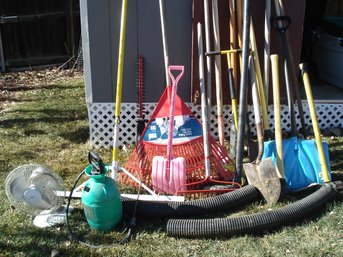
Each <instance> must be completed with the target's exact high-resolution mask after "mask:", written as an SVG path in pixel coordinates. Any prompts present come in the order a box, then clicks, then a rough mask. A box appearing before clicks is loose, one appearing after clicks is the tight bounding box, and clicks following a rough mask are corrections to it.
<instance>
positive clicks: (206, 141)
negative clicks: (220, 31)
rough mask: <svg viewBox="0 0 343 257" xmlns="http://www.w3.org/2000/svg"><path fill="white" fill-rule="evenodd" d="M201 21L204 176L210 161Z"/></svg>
mask: <svg viewBox="0 0 343 257" xmlns="http://www.w3.org/2000/svg"><path fill="white" fill-rule="evenodd" d="M201 27H202V26H201V23H198V24H197V32H198V55H199V79H200V92H201V115H202V117H201V118H202V129H203V132H202V133H203V140H204V159H205V174H206V177H210V176H211V162H210V147H209V139H208V130H207V124H208V120H207V100H206V92H205V68H204V49H203V43H202V41H203V39H202V32H201Z"/></svg>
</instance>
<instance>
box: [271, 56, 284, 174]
mask: <svg viewBox="0 0 343 257" xmlns="http://www.w3.org/2000/svg"><path fill="white" fill-rule="evenodd" d="M270 59H271V64H272V65H271V66H272V81H273V98H274V117H275V118H274V119H275V120H274V123H275V145H276V166H277V167H276V172H277V173H278V176H279V178H284V167H283V151H282V131H281V112H280V91H279V57H278V55H276V54H273V55H271V56H270Z"/></svg>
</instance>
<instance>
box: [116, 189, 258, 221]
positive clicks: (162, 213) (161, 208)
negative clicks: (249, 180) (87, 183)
mask: <svg viewBox="0 0 343 257" xmlns="http://www.w3.org/2000/svg"><path fill="white" fill-rule="evenodd" d="M259 195H260V193H259V191H258V190H257V189H256V188H255V187H254V186H251V185H247V186H245V187H242V188H240V189H237V190H235V191H232V192H229V193H225V194H221V195H217V196H213V197H208V198H203V199H198V200H193V201H186V202H148V201H138V203H137V209H136V215H137V216H147V217H159V218H186V217H196V216H200V215H205V214H209V213H214V212H217V211H223V210H226V211H228V210H231V209H233V208H236V207H239V206H242V205H244V204H247V203H251V202H253V201H255V200H256V199H258V198H259ZM122 202H123V211H124V213H131V212H132V210H133V208H134V206H135V204H136V200H132V199H127V198H122Z"/></svg>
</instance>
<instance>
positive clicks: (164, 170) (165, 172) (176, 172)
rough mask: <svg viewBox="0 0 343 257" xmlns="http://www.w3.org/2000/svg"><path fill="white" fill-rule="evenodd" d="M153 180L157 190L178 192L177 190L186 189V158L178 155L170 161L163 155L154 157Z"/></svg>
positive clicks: (169, 192) (170, 192)
mask: <svg viewBox="0 0 343 257" xmlns="http://www.w3.org/2000/svg"><path fill="white" fill-rule="evenodd" d="M151 182H152V185H153V187H154V189H155V191H157V192H161V193H167V194H173V195H174V194H176V193H177V190H178V189H179V190H186V188H185V187H184V186H182V185H185V184H186V160H185V159H184V158H182V157H177V158H174V159H172V160H170V161H169V169H168V159H167V158H166V157H163V156H155V157H154V158H153V159H152V172H151Z"/></svg>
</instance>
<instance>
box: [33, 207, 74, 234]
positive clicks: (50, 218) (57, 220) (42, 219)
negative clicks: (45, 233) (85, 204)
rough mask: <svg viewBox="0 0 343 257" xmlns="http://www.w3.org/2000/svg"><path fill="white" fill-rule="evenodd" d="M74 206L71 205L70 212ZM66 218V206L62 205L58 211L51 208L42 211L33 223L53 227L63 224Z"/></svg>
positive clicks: (42, 226) (41, 226)
mask: <svg viewBox="0 0 343 257" xmlns="http://www.w3.org/2000/svg"><path fill="white" fill-rule="evenodd" d="M73 209H74V208H73V207H71V206H69V213H70V212H71V211H73ZM65 220H66V206H64V205H63V206H61V208H60V209H59V210H57V211H54V212H51V211H49V210H46V211H42V212H41V213H40V214H38V215H37V216H36V217H35V218H34V219H33V224H34V225H35V226H36V227H39V228H46V227H52V226H56V225H61V224H63V223H64V222H65Z"/></svg>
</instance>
